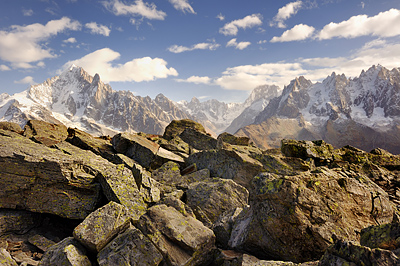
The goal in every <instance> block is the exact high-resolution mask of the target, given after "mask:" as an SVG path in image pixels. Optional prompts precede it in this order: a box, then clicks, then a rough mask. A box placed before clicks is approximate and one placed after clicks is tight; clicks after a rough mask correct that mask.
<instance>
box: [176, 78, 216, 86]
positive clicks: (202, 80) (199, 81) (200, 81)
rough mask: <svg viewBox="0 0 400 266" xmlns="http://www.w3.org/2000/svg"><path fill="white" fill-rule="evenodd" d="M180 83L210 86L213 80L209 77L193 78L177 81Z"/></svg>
mask: <svg viewBox="0 0 400 266" xmlns="http://www.w3.org/2000/svg"><path fill="white" fill-rule="evenodd" d="M176 81H178V82H187V83H194V84H210V83H211V78H209V77H199V76H191V77H189V78H187V79H176Z"/></svg>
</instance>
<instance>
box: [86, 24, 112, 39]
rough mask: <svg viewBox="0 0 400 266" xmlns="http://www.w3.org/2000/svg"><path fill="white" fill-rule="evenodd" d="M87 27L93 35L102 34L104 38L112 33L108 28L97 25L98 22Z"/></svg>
mask: <svg viewBox="0 0 400 266" xmlns="http://www.w3.org/2000/svg"><path fill="white" fill-rule="evenodd" d="M85 27H86V28H88V29H90V32H91V33H92V34H101V35H104V36H109V35H110V31H111V30H110V29H109V28H108V27H107V26H104V25H100V24H97V23H96V22H90V23H86V24H85Z"/></svg>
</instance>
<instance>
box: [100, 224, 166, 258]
mask: <svg viewBox="0 0 400 266" xmlns="http://www.w3.org/2000/svg"><path fill="white" fill-rule="evenodd" d="M162 260H163V256H162V255H161V253H160V252H159V251H158V250H157V248H156V247H155V246H154V244H153V243H152V242H151V241H150V239H148V238H147V237H146V236H145V235H143V234H142V232H140V231H139V230H138V229H136V228H135V227H134V226H132V225H130V227H129V228H128V229H126V230H125V231H124V232H123V233H121V234H119V235H118V236H117V237H116V238H114V239H113V240H112V241H111V242H110V243H109V244H108V245H107V246H105V247H104V248H103V249H102V250H101V251H100V252H99V254H98V255H97V261H98V263H99V265H100V266H108V265H160V263H161V261H162Z"/></svg>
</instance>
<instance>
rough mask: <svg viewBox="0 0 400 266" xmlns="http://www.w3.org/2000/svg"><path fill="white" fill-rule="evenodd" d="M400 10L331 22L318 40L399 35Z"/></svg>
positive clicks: (321, 32) (320, 33)
mask: <svg viewBox="0 0 400 266" xmlns="http://www.w3.org/2000/svg"><path fill="white" fill-rule="evenodd" d="M394 25H400V10H398V9H390V10H389V11H386V12H381V13H379V14H378V15H376V16H373V17H368V16H367V15H359V16H353V17H351V18H350V19H349V20H346V21H342V22H340V23H334V22H331V23H329V24H328V25H326V26H325V27H324V28H323V29H322V30H321V31H320V32H319V34H318V36H317V38H318V39H320V40H326V39H332V38H334V37H338V38H356V37H360V36H366V35H372V36H379V37H393V36H398V35H400V27H395V26H394Z"/></svg>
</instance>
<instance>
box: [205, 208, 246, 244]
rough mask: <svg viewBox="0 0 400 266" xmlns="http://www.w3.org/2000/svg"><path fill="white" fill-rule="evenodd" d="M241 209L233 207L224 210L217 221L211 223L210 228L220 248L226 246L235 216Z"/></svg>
mask: <svg viewBox="0 0 400 266" xmlns="http://www.w3.org/2000/svg"><path fill="white" fill-rule="evenodd" d="M242 211H243V208H234V209H231V210H228V211H225V212H224V213H223V214H221V215H220V216H219V217H218V219H217V221H216V222H215V223H214V224H213V225H212V228H211V229H212V230H213V231H214V234H215V238H216V240H215V242H216V245H217V246H218V247H220V248H225V249H227V248H228V242H229V239H230V238H231V233H232V229H233V226H234V224H235V222H236V219H237V217H238V216H239V215H240V213H241V212H242Z"/></svg>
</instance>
